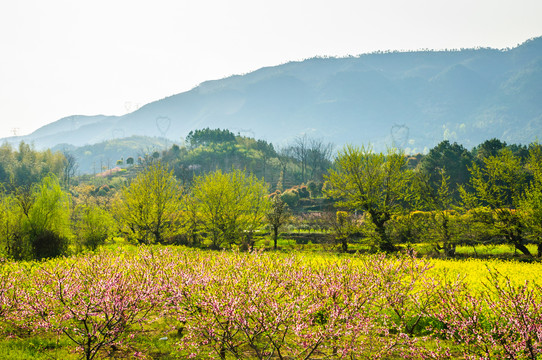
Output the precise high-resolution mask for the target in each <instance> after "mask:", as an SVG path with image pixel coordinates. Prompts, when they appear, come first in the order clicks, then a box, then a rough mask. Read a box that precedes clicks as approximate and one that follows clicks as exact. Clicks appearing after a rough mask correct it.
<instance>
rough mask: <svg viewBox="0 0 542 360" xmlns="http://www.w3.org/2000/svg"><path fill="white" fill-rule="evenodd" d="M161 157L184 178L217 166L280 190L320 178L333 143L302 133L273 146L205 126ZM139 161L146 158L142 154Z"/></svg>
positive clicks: (325, 167)
mask: <svg viewBox="0 0 542 360" xmlns="http://www.w3.org/2000/svg"><path fill="white" fill-rule="evenodd" d="M160 158H161V159H162V160H163V161H165V162H167V163H168V164H169V166H170V167H171V168H172V169H174V173H175V175H176V176H177V178H179V179H182V180H183V181H185V182H190V181H191V179H192V178H193V177H195V176H197V175H201V174H205V173H209V172H211V171H215V170H217V169H220V170H222V171H225V172H228V171H231V170H232V169H238V170H243V171H246V172H248V173H251V174H254V175H255V176H256V177H257V178H260V179H264V180H265V181H266V182H267V183H268V184H270V186H271V187H272V189H273V190H274V189H279V190H280V191H282V190H284V189H287V188H290V187H292V186H294V185H298V184H302V183H307V182H309V181H315V182H322V180H323V176H324V174H325V173H326V171H327V169H328V168H329V167H331V165H332V160H333V144H331V143H326V142H324V141H323V140H321V139H314V138H310V137H308V136H301V137H297V138H295V139H294V140H293V141H291V142H290V143H289V144H286V145H284V146H283V147H281V148H275V146H274V145H273V144H271V143H268V142H267V141H265V140H255V139H253V138H249V137H245V136H241V135H235V134H233V133H232V132H231V131H229V130H221V129H209V128H206V129H202V130H196V131H191V132H190V133H189V134H188V136H187V137H186V139H185V141H184V145H183V146H178V145H173V146H172V147H171V148H170V149H169V150H168V151H165V152H162V153H161V154H160ZM138 161H139V162H140V163H142V162H145V157H143V158H142V157H140V158H139V159H138Z"/></svg>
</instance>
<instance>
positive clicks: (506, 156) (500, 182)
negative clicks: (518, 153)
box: [460, 149, 531, 255]
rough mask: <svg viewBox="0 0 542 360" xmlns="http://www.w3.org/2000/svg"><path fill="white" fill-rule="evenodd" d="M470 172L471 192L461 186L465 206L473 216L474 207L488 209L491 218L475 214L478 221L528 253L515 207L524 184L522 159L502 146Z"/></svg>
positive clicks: (522, 227) (524, 175) (520, 219)
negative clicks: (501, 148)
mask: <svg viewBox="0 0 542 360" xmlns="http://www.w3.org/2000/svg"><path fill="white" fill-rule="evenodd" d="M470 172H471V180H470V186H471V188H472V192H468V191H467V189H466V188H465V187H461V188H460V194H461V198H462V200H463V203H464V204H465V207H466V208H467V209H470V210H471V211H473V212H474V214H475V215H476V213H477V212H478V211H477V209H482V208H483V207H487V208H488V209H490V211H491V213H492V216H491V217H489V218H488V217H483V216H478V220H479V221H480V222H482V223H483V222H485V223H486V224H487V225H489V226H491V227H493V228H494V229H495V230H497V232H496V235H497V236H501V237H503V238H504V239H506V241H508V242H509V243H510V244H511V245H513V246H515V247H516V249H518V250H520V251H521V252H523V253H524V254H526V255H531V254H530V252H529V250H528V249H527V248H526V247H525V241H524V237H523V232H524V223H523V219H522V217H521V213H520V212H519V211H517V210H516V209H517V207H518V205H519V200H520V198H521V196H522V195H523V193H524V188H525V184H526V181H525V179H526V173H525V171H524V169H523V166H522V164H521V160H520V159H519V158H517V157H514V156H513V154H512V152H511V151H510V150H509V149H504V150H502V151H501V152H499V154H498V155H496V156H489V157H487V158H484V159H483V166H482V167H480V166H478V165H477V164H473V166H472V168H470ZM480 214H481V213H480ZM488 220H489V221H488Z"/></svg>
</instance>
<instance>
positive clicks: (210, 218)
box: [188, 170, 270, 248]
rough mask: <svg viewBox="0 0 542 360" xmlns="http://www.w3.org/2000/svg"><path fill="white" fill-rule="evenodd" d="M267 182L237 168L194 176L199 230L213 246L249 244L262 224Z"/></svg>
mask: <svg viewBox="0 0 542 360" xmlns="http://www.w3.org/2000/svg"><path fill="white" fill-rule="evenodd" d="M267 191H268V185H267V184H266V183H265V182H264V181H263V180H259V179H257V178H256V177H255V176H254V175H246V174H245V173H244V172H242V171H240V170H234V171H232V172H230V173H223V172H222V171H220V170H217V171H215V172H212V173H210V174H207V175H205V176H198V177H196V179H195V180H194V185H193V187H192V193H191V196H192V198H193V199H192V201H190V202H188V203H189V204H192V206H195V207H197V211H196V213H197V214H198V217H199V220H200V222H199V226H200V228H201V233H202V234H203V235H204V236H205V237H206V238H207V239H209V240H210V242H211V246H212V247H213V248H220V247H222V246H223V245H224V244H227V245H231V244H235V243H237V244H240V245H250V244H251V241H252V234H253V232H254V231H255V230H257V229H259V228H261V226H262V225H263V224H264V221H265V216H266V214H267V213H268V209H269V206H270V204H269V200H268V199H267V197H266V195H267Z"/></svg>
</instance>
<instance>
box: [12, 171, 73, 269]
mask: <svg viewBox="0 0 542 360" xmlns="http://www.w3.org/2000/svg"><path fill="white" fill-rule="evenodd" d="M15 201H16V203H17V206H18V211H17V213H19V214H21V219H20V221H21V236H20V237H19V239H18V240H19V241H21V242H22V243H21V244H18V245H17V247H18V248H19V249H25V248H26V249H30V250H31V253H30V254H28V253H22V254H21V256H22V257H23V258H28V257H29V256H30V257H32V258H34V259H44V258H51V257H56V256H60V255H63V254H65V253H66V252H67V250H68V245H69V239H70V238H71V236H72V234H71V231H70V198H69V195H68V194H66V193H65V192H63V191H62V188H61V186H60V183H59V181H58V178H57V177H56V176H54V175H49V176H46V177H45V178H43V179H42V181H41V183H38V184H35V185H34V186H32V187H28V186H27V187H24V188H19V189H18V190H17V192H16V194H15ZM25 244H26V245H25Z"/></svg>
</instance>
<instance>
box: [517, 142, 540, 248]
mask: <svg viewBox="0 0 542 360" xmlns="http://www.w3.org/2000/svg"><path fill="white" fill-rule="evenodd" d="M529 168H530V171H531V172H532V174H533V178H532V180H531V182H530V184H529V186H528V187H527V189H526V190H525V194H524V195H523V196H522V197H521V198H520V200H519V201H520V207H521V209H522V211H523V212H524V215H525V223H526V226H527V227H528V229H529V230H530V233H531V236H532V238H533V240H534V241H535V242H536V243H537V244H538V257H541V256H542V146H541V145H540V144H534V145H533V146H532V147H531V149H530V151H529Z"/></svg>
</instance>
